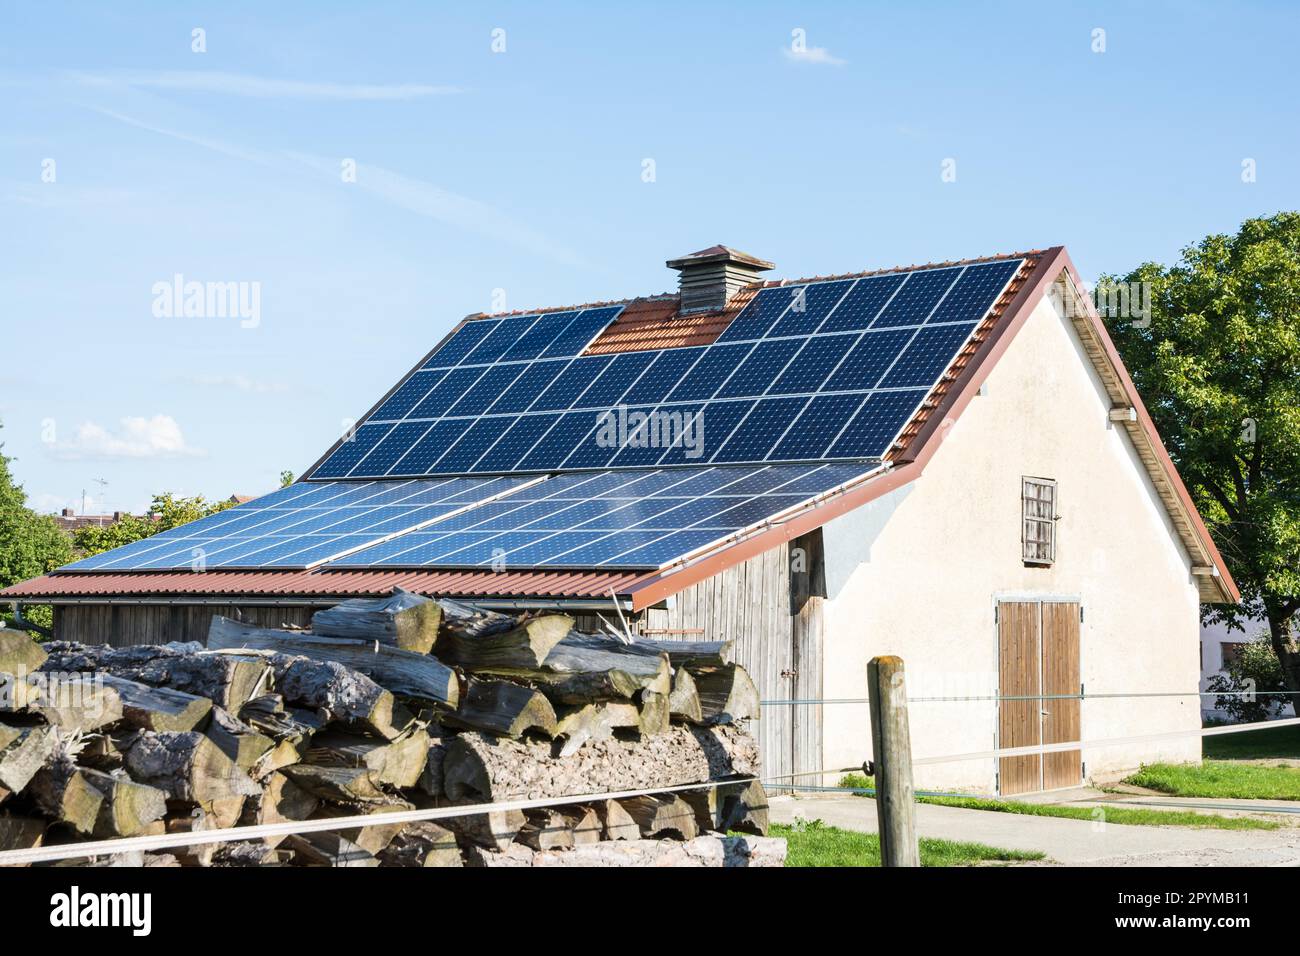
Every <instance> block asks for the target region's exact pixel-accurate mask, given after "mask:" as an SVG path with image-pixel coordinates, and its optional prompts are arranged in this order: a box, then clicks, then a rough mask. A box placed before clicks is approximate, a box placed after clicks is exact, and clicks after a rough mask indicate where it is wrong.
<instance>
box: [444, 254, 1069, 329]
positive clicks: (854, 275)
mask: <svg viewBox="0 0 1300 956" xmlns="http://www.w3.org/2000/svg"><path fill="white" fill-rule="evenodd" d="M1045 252H1047V250H1046V249H1028V250H1025V251H1024V252H1002V253H997V254H995V255H991V256H977V257H975V258H973V259H952V260H949V261H947V262H925V263H920V264H913V265H909V266H889V267H888V268H883V269H868V270H866V271H864V272H842V273H839V274H834V275H824V276H804V277H803V278H798V279H765V280H762V281H759V282H751V283H749V284H748V285H747V286H746V288H749V289H770V288H777V287H780V286H786V285H799V284H800V283H804V282H830V281H833V280H836V279H861V278H863V277H865V276H877V275H888V274H890V273H895V272H920V271H922V270H924V269H946V268H951V267H953V266H969V265H976V264H978V263H981V262H1000V261H1003V260H1006V259H1031V258H1034V259H1036V258H1041V257H1042V256H1043V254H1044V253H1045ZM678 297H679V296H678V294H677V293H676V292H653V293H650V294H648V295H634V296H629V297H628V298H626V299H609V300H607V301H604V302H581V303H578V304H576V305H559V306H544V307H540V308H535V309H513V310H511V311H508V312H471V313H470V314H469V315H467V316H465V320H466V321H469V322H477V321H479V320H480V319H505V318H510V317H512V316H519V315H547V314H550V313H553V312H572V311H574V310H575V309H600V308H608V307H609V306H613V305H630V304H631V303H633V302H653V301H655V300H660V299H676V298H678ZM689 317H690V316H683V318H689Z"/></svg>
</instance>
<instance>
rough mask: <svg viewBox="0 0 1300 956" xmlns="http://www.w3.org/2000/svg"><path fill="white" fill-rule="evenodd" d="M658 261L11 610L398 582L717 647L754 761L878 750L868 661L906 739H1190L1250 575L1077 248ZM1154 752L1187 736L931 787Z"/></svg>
mask: <svg viewBox="0 0 1300 956" xmlns="http://www.w3.org/2000/svg"><path fill="white" fill-rule="evenodd" d="M668 265H669V266H670V267H671V268H673V269H675V270H677V272H678V273H679V275H680V287H679V292H678V293H676V294H671V295H659V296H650V297H642V298H634V299H629V300H626V301H623V302H612V303H608V302H607V303H596V304H591V305H585V306H573V307H568V308H563V309H546V310H535V311H529V312H518V313H510V314H505V315H491V316H489V315H472V316H469V317H467V318H466V319H465V320H464V321H462V322H461V323H460V324H459V325H457V327H456V328H455V329H454V330H453V331H452V332H451V333H450V334H449V335H448V336H447V337H446V338H445V339H443V341H442V342H440V343H439V344H438V345H437V346H436V347H435V348H434V349H433V350H432V351H431V352H430V353H429V354H428V355H426V356H424V357H423V358H421V359H420V360H419V361H418V362H416V363H415V365H414V367H412V368H411V370H410V371H409V372H408V373H407V374H406V375H405V376H404V377H403V378H402V379H401V380H400V381H399V382H398V383H397V385H396V386H394V388H393V389H392V390H390V391H389V393H388V394H386V395H385V396H383V397H382V398H381V399H380V400H379V401H378V402H377V403H376V404H375V405H374V406H373V407H372V408H371V409H370V411H369V412H367V413H366V414H365V415H364V416H362V417H361V418H360V419H359V425H358V426H357V428H356V429H355V431H354V432H351V433H349V434H348V435H345V436H343V438H341V439H340V440H339V441H338V442H337V443H336V444H335V445H334V446H333V447H332V448H331V449H329V451H327V452H326V453H325V455H323V456H322V457H321V459H320V460H319V461H318V462H316V464H315V465H313V466H312V467H311V468H310V469H309V470H308V471H307V472H306V474H305V476H304V478H303V479H301V480H300V481H298V482H297V483H295V484H294V485H291V486H290V487H289V488H287V489H282V490H281V491H278V492H275V493H273V494H271V495H267V496H264V497H262V498H259V499H256V500H254V501H251V502H247V503H245V504H242V505H239V506H238V507H235V508H232V509H230V510H228V511H226V512H222V513H221V514H219V515H215V516H212V517H210V518H206V519H203V520H201V521H198V522H195V523H193V524H191V525H188V526H185V527H182V528H178V529H175V530H173V531H170V532H166V533H164V534H160V535H157V536H155V537H153V538H150V539H147V540H145V541H142V542H137V543H136V544H133V545H129V546H126V547H124V548H119V549H116V550H114V551H110V552H107V553H105V554H100V555H95V556H93V557H90V558H87V559H84V560H82V561H79V562H76V563H74V564H72V565H69V566H67V567H65V568H61V569H59V570H58V571H56V572H54V573H52V574H49V575H46V576H44V577H42V578H39V579H36V580H33V581H28V582H25V583H22V584H19V585H16V586H14V587H11V588H9V589H8V590H6V591H4V592H0V600H8V601H10V602H15V603H30V604H50V605H53V606H54V608H55V629H56V632H57V636H58V637H61V638H66V639H72V640H79V641H85V642H108V643H112V644H132V643H142V642H148V643H155V642H162V641H168V640H200V641H202V640H204V638H205V636H206V633H207V624H208V621H209V620H210V618H211V617H212V616H213V615H216V614H221V615H225V616H233V617H240V618H242V619H243V620H245V621H247V622H250V623H257V624H267V625H280V624H288V625H306V624H307V623H308V621H309V619H310V616H311V614H312V612H313V611H314V610H316V609H319V608H320V607H323V606H328V605H330V604H332V603H336V602H337V601H339V600H341V599H345V598H348V597H354V596H361V595H381V594H385V593H388V592H389V591H390V590H391V589H392V588H393V587H396V586H400V587H403V588H406V589H408V590H412V591H416V592H420V593H424V594H429V595H436V596H444V597H456V598H461V599H465V600H469V601H475V602H479V603H482V604H484V605H488V606H492V607H510V608H563V609H567V610H569V611H570V612H572V613H573V614H574V615H575V616H577V617H579V619H580V621H581V623H582V625H583V626H585V627H593V628H594V627H601V628H603V627H605V626H606V624H610V625H615V626H623V623H622V622H626V624H627V625H628V626H630V627H631V628H633V629H634V630H636V631H639V632H640V633H641V634H652V635H656V636H659V637H680V638H684V639H709V640H712V639H719V638H727V639H731V640H734V641H735V642H736V647H737V655H736V656H737V659H738V661H739V662H740V663H742V664H744V665H745V666H746V667H747V668H748V669H749V671H750V673H751V674H752V675H753V676H754V678H755V681H756V682H757V683H758V684H759V691H760V695H761V697H762V698H763V699H764V700H765V701H772V702H778V701H781V702H787V703H771V704H769V705H766V706H765V707H764V709H763V715H762V718H761V720H760V722H759V724H760V728H759V730H760V736H761V739H762V745H763V754H764V760H765V773H769V774H779V773H787V772H792V771H802V770H814V769H820V768H832V767H844V766H855V765H860V764H861V763H862V762H863V760H864V759H866V758H868V757H869V755H870V734H869V730H868V724H867V710H866V707H865V706H864V705H862V704H861V703H859V701H860V700H861V698H862V697H863V696H864V695H865V689H866V664H867V661H868V660H869V659H870V658H871V657H872V656H874V655H877V654H882V653H893V654H898V655H900V656H902V657H903V658H904V660H905V662H906V666H907V671H908V681H909V688H910V692H911V695H912V697H913V699H914V700H915V701H916V703H915V704H914V706H913V707H912V714H911V722H912V735H913V746H914V750H915V752H916V754H917V756H918V757H925V756H939V755H949V754H978V753H980V752H987V751H989V750H992V749H994V748H995V747H998V746H1001V747H1016V746H1032V745H1037V744H1040V743H1042V744H1050V743H1054V742H1068V741H1074V740H1081V741H1096V740H1102V739H1104V738H1116V737H1132V736H1138V735H1147V734H1154V733H1160V732H1165V731H1175V730H1193V729H1195V728H1197V727H1199V725H1200V724H1199V722H1200V706H1199V701H1198V699H1197V697H1195V696H1194V695H1193V694H1191V693H1189V692H1195V691H1196V690H1197V688H1198V681H1199V677H1200V674H1199V638H1198V633H1199V616H1198V614H1199V608H1200V605H1201V604H1202V603H1205V602H1211V603H1213V602H1233V601H1236V600H1237V599H1238V594H1237V592H1236V589H1235V586H1234V584H1233V582H1232V580H1231V578H1230V576H1229V574H1228V572H1227V570H1226V568H1225V567H1224V564H1223V561H1222V559H1221V557H1220V556H1219V554H1218V552H1217V551H1216V549H1215V546H1214V544H1213V542H1212V541H1211V539H1210V536H1209V534H1208V532H1207V531H1206V528H1205V526H1204V524H1203V523H1202V521H1201V519H1200V517H1199V516H1198V514H1197V513H1196V510H1195V508H1194V507H1193V505H1192V502H1191V499H1190V498H1189V496H1188V493H1187V491H1186V489H1185V488H1184V486H1183V483H1182V481H1181V480H1180V479H1179V477H1178V474H1177V472H1176V471H1175V469H1174V466H1173V464H1172V463H1171V461H1170V459H1169V456H1168V455H1167V454H1166V452H1165V450H1164V448H1163V447H1162V445H1161V441H1160V438H1159V436H1158V435H1157V434H1156V432H1155V429H1154V427H1153V426H1152V423H1151V419H1150V417H1149V416H1148V414H1147V412H1146V410H1145V408H1144V407H1143V405H1142V401H1141V399H1140V398H1139V397H1138V395H1137V393H1136V391H1135V389H1134V386H1133V382H1132V381H1131V379H1130V378H1129V376H1128V374H1127V373H1126V372H1125V370H1124V367H1123V364H1122V363H1121V361H1120V359H1119V356H1118V355H1117V353H1116V351H1115V349H1114V346H1113V345H1112V343H1111V341H1110V338H1109V336H1108V335H1107V333H1106V329H1105V327H1104V325H1103V323H1102V321H1101V320H1100V319H1099V317H1098V315H1097V313H1096V311H1095V309H1094V308H1093V305H1092V303H1091V301H1090V299H1089V297H1088V295H1087V294H1086V293H1085V292H1084V290H1083V286H1082V284H1081V282H1080V280H1079V277H1078V275H1077V274H1076V272H1075V270H1074V267H1073V265H1072V264H1071V262H1070V259H1069V257H1068V255H1067V254H1066V252H1065V250H1064V249H1063V248H1060V247H1056V248H1051V249H1047V250H1042V251H1034V252H1028V253H1015V254H1011V255H1005V256H996V257H991V258H986V259H974V260H968V261H962V262H951V263H942V264H937V265H927V266H916V267H910V268H906V269H894V270H883V271H878V272H867V273H861V274H856V275H846V276H832V277H826V278H815V279H800V280H780V281H777V280H771V279H764V278H763V273H766V272H769V271H770V270H772V269H773V268H774V267H773V266H772V264H771V263H768V262H764V261H763V260H761V259H757V258H755V257H753V256H750V255H746V254H744V253H740V252H737V251H735V250H732V249H730V248H727V247H724V246H714V247H712V248H709V249H705V250H702V251H701V252H698V253H694V254H692V255H689V256H685V257H682V258H680V259H675V260H672V261H670V262H669V263H668ZM1085 693H1086V694H1087V695H1088V697H1087V698H1086V699H1082V700H1081V699H1079V697H1077V696H1076V697H1073V699H1070V698H1069V696H1068V695H1082V694H1085ZM1121 693H1122V694H1145V695H1148V696H1143V697H1135V698H1131V699H1127V700H1123V701H1115V700H1110V699H1108V698H1105V697H1104V696H1102V695H1106V694H1121ZM999 694H1000V695H1002V696H1004V697H1005V696H1032V695H1049V696H1050V697H1051V698H1052V699H1046V700H1042V701H1039V700H1033V701H1024V700H1019V701H1014V700H1013V701H1007V700H1002V701H998V700H993V699H990V698H994V697H997V696H998V695H999ZM1176 695H1184V696H1176ZM1094 698H1095V699H1094ZM822 700H826V701H827V702H826V703H816V701H822ZM1153 759H1176V760H1181V759H1189V760H1195V759H1199V741H1198V740H1197V739H1195V738H1194V737H1187V738H1183V739H1174V740H1167V741H1163V742H1154V743H1152V742H1146V743H1129V744H1121V745H1110V744H1105V745H1096V746H1085V747H1083V748H1082V749H1081V750H1074V751H1067V752H1063V753H1051V754H1040V755H1031V756H1021V757H1014V758H1010V759H1005V758H1004V759H1001V760H996V759H994V758H992V757H982V758H981V757H973V758H970V759H967V760H961V761H953V762H949V763H940V764H924V765H922V766H920V767H919V768H918V774H917V784H918V786H941V787H952V788H963V789H967V790H972V791H981V792H1001V793H1004V794H1011V793H1019V792H1024V791H1029V790H1040V789H1053V788H1059V787H1066V786H1072V785H1077V784H1079V783H1080V782H1081V781H1083V780H1084V779H1104V778H1108V777H1111V776H1114V775H1116V774H1119V773H1122V772H1124V771H1126V770H1128V769H1131V768H1133V767H1134V766H1136V765H1137V764H1138V763H1139V762H1141V761H1148V760H1153Z"/></svg>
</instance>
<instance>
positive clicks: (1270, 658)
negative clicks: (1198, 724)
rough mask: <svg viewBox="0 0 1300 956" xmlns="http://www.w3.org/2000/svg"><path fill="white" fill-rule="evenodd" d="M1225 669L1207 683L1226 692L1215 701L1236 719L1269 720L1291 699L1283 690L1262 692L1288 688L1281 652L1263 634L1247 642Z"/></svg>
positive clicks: (1247, 720) (1236, 720)
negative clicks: (1275, 651) (1275, 692)
mask: <svg viewBox="0 0 1300 956" xmlns="http://www.w3.org/2000/svg"><path fill="white" fill-rule="evenodd" d="M1224 670H1225V671H1226V673H1224V674H1215V675H1214V676H1213V677H1211V678H1210V681H1209V684H1208V685H1207V686H1208V687H1209V689H1210V690H1212V691H1219V692H1220V693H1223V692H1226V696H1223V697H1216V698H1214V700H1215V705H1216V707H1217V708H1218V709H1219V710H1221V711H1223V712H1225V713H1227V714H1229V715H1231V716H1232V717H1233V718H1234V722H1235V723H1255V722H1257V721H1261V720H1269V719H1271V718H1273V717H1276V716H1278V715H1279V714H1280V713H1281V712H1282V711H1283V710H1285V709H1286V705H1287V703H1289V702H1290V698H1289V697H1285V696H1282V695H1280V694H1265V695H1264V696H1259V693H1260V692H1261V691H1280V690H1286V689H1287V686H1286V676H1285V675H1284V674H1283V673H1282V665H1281V664H1280V663H1279V662H1278V659H1277V654H1275V653H1273V642H1272V639H1271V638H1268V637H1260V638H1256V639H1255V640H1253V641H1250V642H1249V643H1247V644H1244V645H1243V646H1242V648H1241V654H1240V655H1239V656H1238V657H1237V659H1236V660H1234V661H1230V662H1229V663H1228V664H1227V665H1226V666H1225V668H1224ZM1252 692H1253V693H1252Z"/></svg>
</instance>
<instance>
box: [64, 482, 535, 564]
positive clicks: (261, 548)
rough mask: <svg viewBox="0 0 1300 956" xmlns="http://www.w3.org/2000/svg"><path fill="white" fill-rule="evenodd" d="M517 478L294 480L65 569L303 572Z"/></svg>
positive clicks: (495, 492)
mask: <svg viewBox="0 0 1300 956" xmlns="http://www.w3.org/2000/svg"><path fill="white" fill-rule="evenodd" d="M529 481H530V479H528V478H525V477H522V476H513V477H505V476H503V477H499V478H451V479H442V480H421V481H359V482H336V481H331V482H299V483H298V484H293V485H290V486H289V487H287V488H281V489H280V490H279V491H275V492H272V493H271V494H269V495H265V496H263V497H261V498H257V499H255V500H253V501H249V502H246V503H244V504H242V505H237V506H235V507H234V508H228V509H226V510H225V511H220V512H217V513H216V514H214V515H208V516H207V517H206V518H200V519H199V520H197V521H192V522H190V523H189V524H185V525H181V526H180V527H178V528H173V529H172V530H170V531H163V532H161V533H159V534H156V535H154V536H152V537H149V538H144V539H143V540H140V541H136V542H133V543H132V544H128V545H124V546H123V547H120V548H114V549H113V550H111V551H105V552H103V553H102V554H96V555H92V556H91V557H89V558H83V559H82V560H80V561H77V562H74V563H73V564H70V565H67V566H66V567H65V568H63V569H61V570H67V571H162V570H175V569H193V570H196V571H201V570H206V569H208V568H305V567H309V566H311V565H313V564H316V563H319V562H322V561H327V560H329V559H330V558H333V557H336V556H338V555H341V554H344V553H346V552H348V551H350V550H352V549H354V548H360V547H364V546H366V545H368V544H374V543H376V542H378V541H383V540H384V539H385V538H387V537H390V536H392V535H395V534H400V533H401V532H404V531H409V530H411V529H412V528H416V527H419V526H421V525H422V524H427V523H428V522H431V521H434V520H436V519H438V518H441V517H445V516H447V515H451V514H455V513H456V512H457V511H460V510H462V509H464V508H468V507H470V506H472V505H475V504H479V503H481V502H483V501H486V500H488V499H490V498H492V497H493V496H495V495H499V494H503V493H505V492H508V491H510V490H512V489H514V488H518V487H520V486H522V485H525V484H528V482H529Z"/></svg>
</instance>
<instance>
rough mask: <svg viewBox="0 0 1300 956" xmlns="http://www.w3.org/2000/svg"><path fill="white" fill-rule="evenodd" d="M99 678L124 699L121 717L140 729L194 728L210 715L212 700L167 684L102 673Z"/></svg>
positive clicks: (97, 676)
mask: <svg viewBox="0 0 1300 956" xmlns="http://www.w3.org/2000/svg"><path fill="white" fill-rule="evenodd" d="M95 679H96V680H102V681H103V682H104V685H105V686H106V687H108V688H110V689H112V690H115V691H117V694H118V696H119V697H120V698H121V699H122V718H123V719H124V720H125V721H126V722H127V723H129V724H130V725H131V726H133V727H139V728H140V729H141V730H152V731H157V732H162V731H180V732H184V731H187V730H193V729H194V728H196V727H198V726H199V725H200V724H202V723H203V722H204V721H206V720H207V719H208V714H209V713H210V712H211V710H212V701H210V700H208V698H206V697H199V696H197V695H195V694H187V693H185V692H184V691H179V690H171V689H170V688H167V687H150V686H149V685H148V684H141V683H139V682H138V681H133V680H127V679H125V678H123V677H114V676H113V675H112V674H104V673H100V674H98V675H96V678H95Z"/></svg>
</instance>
